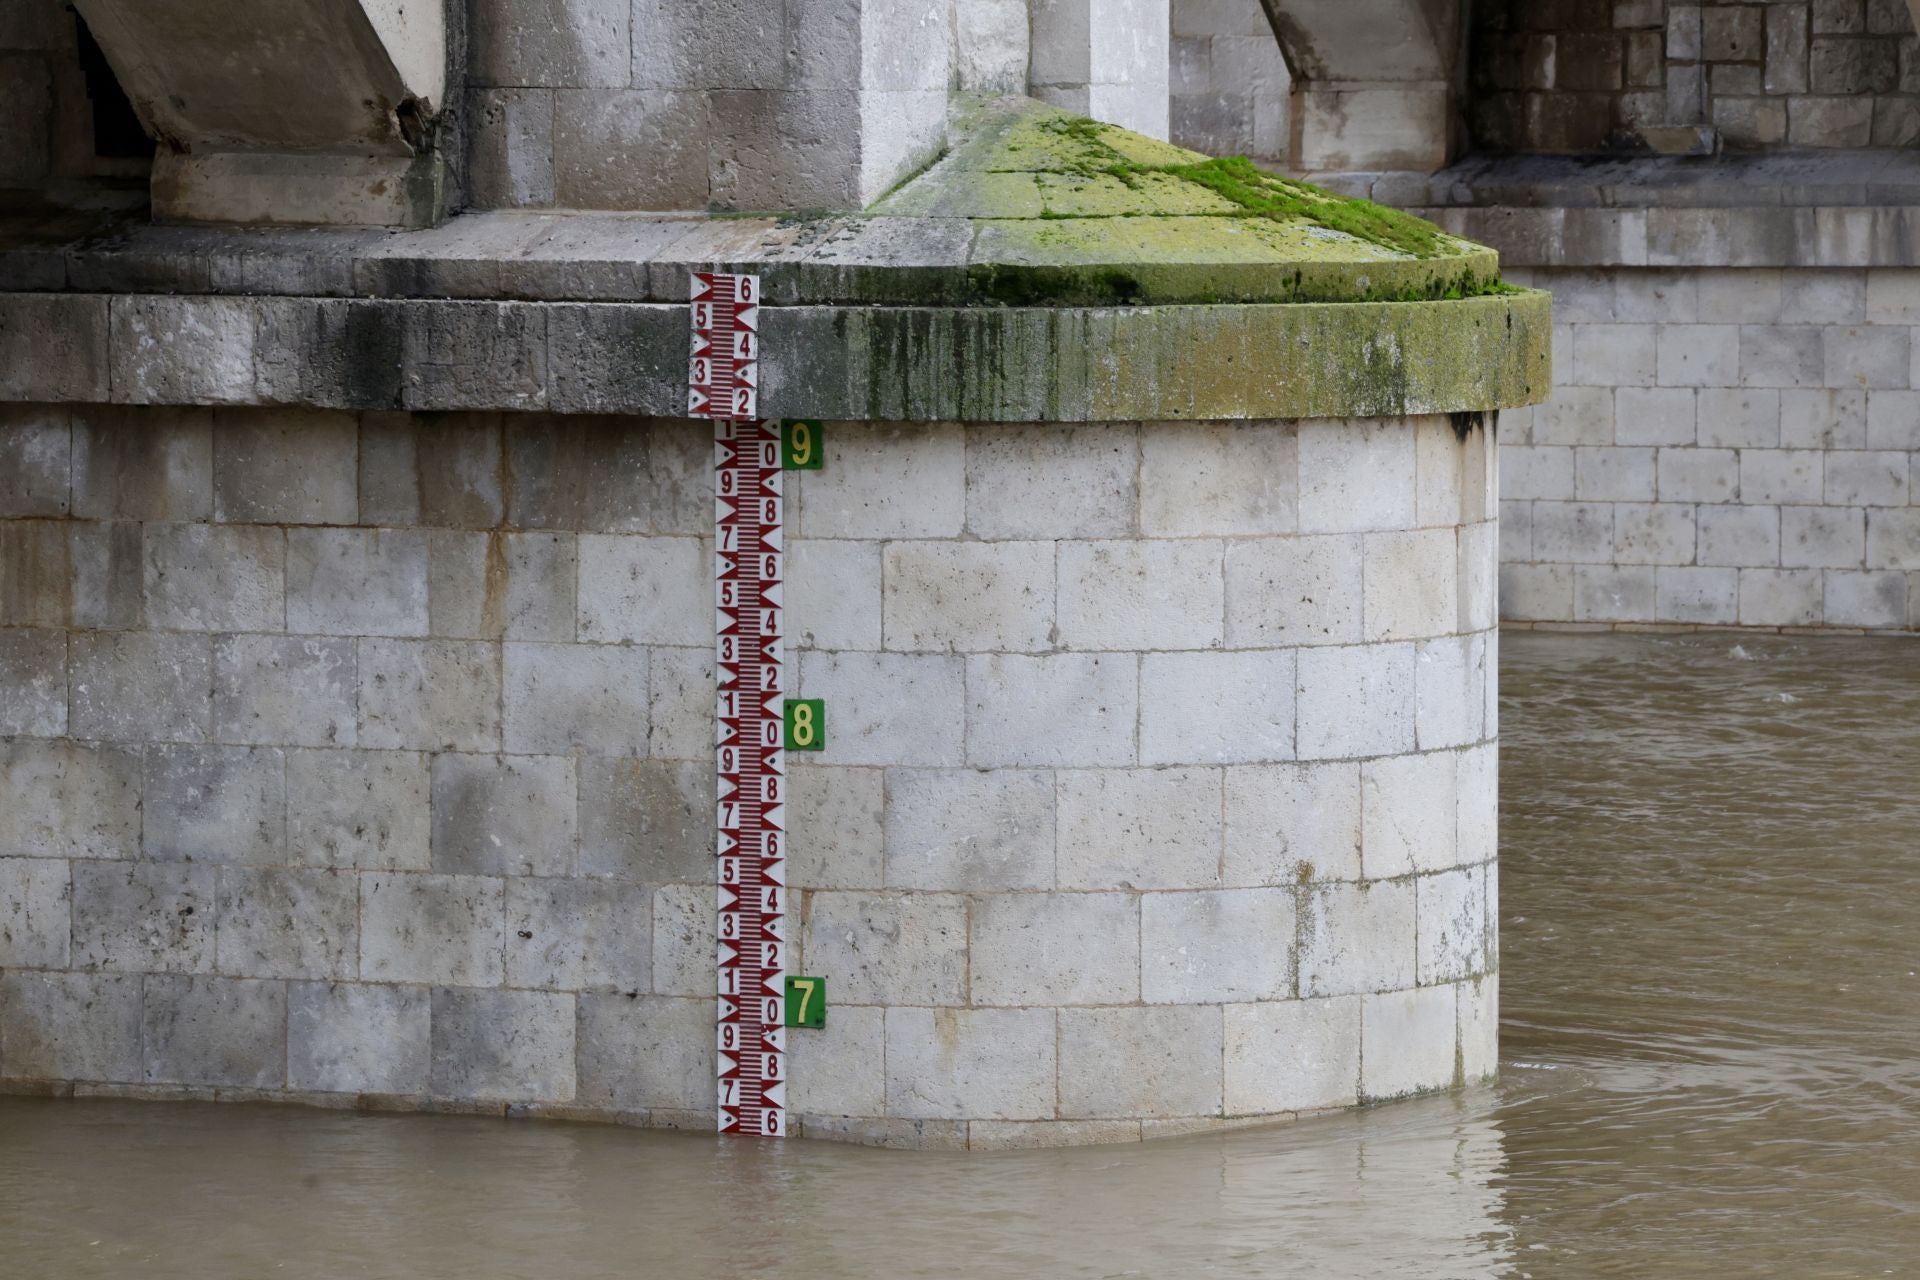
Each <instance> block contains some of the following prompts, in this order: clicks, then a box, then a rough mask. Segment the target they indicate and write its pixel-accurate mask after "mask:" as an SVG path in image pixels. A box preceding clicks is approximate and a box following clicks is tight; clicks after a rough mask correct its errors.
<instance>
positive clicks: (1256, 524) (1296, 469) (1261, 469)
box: [1140, 422, 1412, 537]
mask: <svg viewBox="0 0 1920 1280" xmlns="http://www.w3.org/2000/svg"><path fill="white" fill-rule="evenodd" d="M1313 429H1314V428H1312V427H1307V428H1300V429H1298V430H1299V432H1300V434H1297V433H1296V428H1295V426H1294V425H1293V424H1291V423H1234V424H1219V423H1186V422H1183V423H1158V424H1151V425H1149V426H1147V427H1145V428H1143V429H1142V432H1141V437H1140V527H1141V531H1142V532H1143V533H1145V534H1147V535H1148V536H1149V537H1193V536H1208V535H1212V536H1221V535H1229V534H1275V533H1292V532H1294V531H1295V530H1296V529H1298V528H1299V527H1300V501H1301V494H1300V492H1299V487H1298V482H1299V477H1300V476H1301V475H1302V474H1306V472H1305V468H1304V466H1303V464H1302V462H1303V460H1302V448H1303V436H1304V432H1306V431H1309V430H1313ZM1403 430H1404V428H1403ZM1318 443H1319V445H1320V447H1321V449H1322V451H1323V452H1331V453H1338V454H1341V455H1342V456H1347V457H1350V456H1351V454H1352V453H1353V452H1354V451H1355V450H1356V449H1357V448H1360V447H1363V446H1358V445H1356V444H1355V443H1353V442H1350V441H1336V440H1331V439H1319V440H1318ZM1411 443H1412V442H1411V440H1410V439H1409V440H1408V441H1407V444H1408V448H1407V449H1406V450H1404V452H1406V453H1407V455H1408V456H1407V459H1406V462H1407V464H1408V465H1407V469H1408V471H1409V473H1411V470H1412V466H1411V463H1412V457H1411V453H1412V451H1411ZM1409 479H1411V475H1410V474H1409ZM1411 487H1412V486H1411V485H1409V486H1408V488H1409V491H1410V490H1411ZM1408 496H1411V494H1410V492H1409V495H1408Z"/></svg>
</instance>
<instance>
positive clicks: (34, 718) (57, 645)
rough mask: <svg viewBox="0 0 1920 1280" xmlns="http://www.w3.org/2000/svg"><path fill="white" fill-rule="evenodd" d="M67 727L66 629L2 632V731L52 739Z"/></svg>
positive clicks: (0, 693)
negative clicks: (64, 630)
mask: <svg viewBox="0 0 1920 1280" xmlns="http://www.w3.org/2000/svg"><path fill="white" fill-rule="evenodd" d="M66 728H67V637H66V633H65V632H63V631H52V630H46V631H38V630H29V629H25V628H20V629H13V628H9V629H7V630H4V631H0V734H4V735H6V736H8V737H14V736H23V737H34V738H53V737H58V736H60V735H61V734H63V733H65V732H66Z"/></svg>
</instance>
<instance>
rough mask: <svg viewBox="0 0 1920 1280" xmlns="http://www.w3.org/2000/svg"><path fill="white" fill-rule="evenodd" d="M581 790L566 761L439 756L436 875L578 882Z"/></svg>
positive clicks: (435, 781) (435, 782)
mask: <svg viewBox="0 0 1920 1280" xmlns="http://www.w3.org/2000/svg"><path fill="white" fill-rule="evenodd" d="M575 786H576V783H575V776H574V762H573V761H572V760H571V759H568V758H567V757H565V756H487V755H460V754H453V753H449V754H446V755H440V756H435V757H434V760H433V867H434V870H436V871H440V872H444V873H448V874H452V875H521V876H524V875H536V876H557V875H571V874H572V873H573V865H574V856H573V855H574V814H575Z"/></svg>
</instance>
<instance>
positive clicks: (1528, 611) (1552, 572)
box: [1500, 564, 1573, 621]
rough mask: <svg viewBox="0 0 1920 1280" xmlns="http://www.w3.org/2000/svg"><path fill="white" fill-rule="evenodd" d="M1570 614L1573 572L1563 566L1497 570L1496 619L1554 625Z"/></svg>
mask: <svg viewBox="0 0 1920 1280" xmlns="http://www.w3.org/2000/svg"><path fill="white" fill-rule="evenodd" d="M1572 611H1573V571H1572V568H1571V567H1570V566H1568V565H1564V564H1540V565H1522V564H1503V565H1501V566H1500V616H1501V618H1503V619H1507V618H1512V619H1516V620H1521V621H1525V620H1529V619H1541V620H1543V621H1558V620H1561V619H1564V618H1566V617H1567V616H1568V615H1569V614H1570V613H1571V612H1572Z"/></svg>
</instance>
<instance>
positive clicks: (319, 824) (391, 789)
mask: <svg viewBox="0 0 1920 1280" xmlns="http://www.w3.org/2000/svg"><path fill="white" fill-rule="evenodd" d="M286 768H287V853H288V856H289V857H290V858H291V859H292V860H293V861H294V862H296V863H301V864H304V865H308V866H321V867H361V868H368V869H377V870H405V871H425V870H427V869H428V868H429V867H430V865H431V861H430V859H431V854H430V852H429V819H428V815H429V801H428V795H429V792H428V774H427V760H426V757H425V756H422V755H417V754H415V753H412V752H404V751H289V752H287V763H286Z"/></svg>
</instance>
